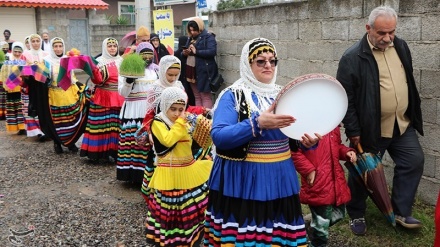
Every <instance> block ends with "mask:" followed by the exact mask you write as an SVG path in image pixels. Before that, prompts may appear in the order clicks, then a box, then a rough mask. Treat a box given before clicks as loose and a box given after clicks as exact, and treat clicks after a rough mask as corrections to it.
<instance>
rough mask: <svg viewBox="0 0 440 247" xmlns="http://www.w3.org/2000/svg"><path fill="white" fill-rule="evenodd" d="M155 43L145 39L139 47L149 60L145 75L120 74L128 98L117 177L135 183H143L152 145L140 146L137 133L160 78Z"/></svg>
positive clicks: (144, 58)
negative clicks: (151, 86) (149, 99)
mask: <svg viewBox="0 0 440 247" xmlns="http://www.w3.org/2000/svg"><path fill="white" fill-rule="evenodd" d="M153 49H154V48H153V46H152V45H151V44H150V43H147V42H142V43H140V44H139V45H138V46H137V47H136V53H137V54H139V55H140V56H141V57H142V58H143V60H144V61H145V75H144V76H143V77H141V78H137V79H134V78H126V77H122V76H120V77H119V86H118V90H119V94H120V95H122V96H123V97H125V102H124V105H123V106H122V109H121V112H120V115H119V117H120V118H121V133H120V135H119V145H118V159H117V163H116V168H117V169H116V178H117V179H118V180H122V181H129V182H132V183H135V184H138V185H139V187H140V184H141V183H142V178H143V175H144V169H145V164H146V162H147V154H148V150H149V147H148V146H139V145H136V142H135V140H134V138H135V136H134V133H135V132H136V130H137V129H138V128H139V127H141V125H142V120H143V118H144V116H145V113H146V112H147V96H148V93H147V90H148V87H149V85H151V84H152V83H153V82H154V81H155V80H156V79H157V77H158V76H157V73H158V70H159V67H158V66H157V65H156V64H154V63H153Z"/></svg>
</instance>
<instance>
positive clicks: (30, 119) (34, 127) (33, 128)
mask: <svg viewBox="0 0 440 247" xmlns="http://www.w3.org/2000/svg"><path fill="white" fill-rule="evenodd" d="M21 101H22V102H23V116H24V124H25V126H26V134H27V137H33V136H38V135H44V133H43V131H41V128H40V121H39V120H38V116H37V115H36V113H35V111H32V113H30V112H29V95H27V94H24V93H22V94H21ZM29 114H30V115H29Z"/></svg>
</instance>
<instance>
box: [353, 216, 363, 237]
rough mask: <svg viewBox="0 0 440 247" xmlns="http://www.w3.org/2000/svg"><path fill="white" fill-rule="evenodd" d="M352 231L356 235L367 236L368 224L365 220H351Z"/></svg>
mask: <svg viewBox="0 0 440 247" xmlns="http://www.w3.org/2000/svg"><path fill="white" fill-rule="evenodd" d="M350 229H351V231H352V232H353V233H354V234H355V235H365V233H366V232H367V224H365V219H364V218H357V219H350Z"/></svg>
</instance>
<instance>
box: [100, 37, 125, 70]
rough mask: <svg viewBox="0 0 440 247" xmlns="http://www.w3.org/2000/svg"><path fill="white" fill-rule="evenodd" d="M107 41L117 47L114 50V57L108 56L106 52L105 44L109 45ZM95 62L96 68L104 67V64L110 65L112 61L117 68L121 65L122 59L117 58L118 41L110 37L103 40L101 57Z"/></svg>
mask: <svg viewBox="0 0 440 247" xmlns="http://www.w3.org/2000/svg"><path fill="white" fill-rule="evenodd" d="M109 40H110V41H111V42H115V43H116V46H117V48H116V56H112V55H110V53H108V51H107V44H108V43H109ZM96 60H97V61H98V62H99V64H98V66H102V65H106V64H108V63H111V62H113V61H114V62H115V64H116V66H117V67H118V68H119V65H121V62H122V57H121V56H119V43H118V40H116V39H115V38H111V37H110V38H106V39H104V41H102V53H101V56H100V57H98V58H97V59H96Z"/></svg>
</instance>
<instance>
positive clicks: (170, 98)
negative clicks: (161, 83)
mask: <svg viewBox="0 0 440 247" xmlns="http://www.w3.org/2000/svg"><path fill="white" fill-rule="evenodd" d="M187 102H188V95H186V93H185V91H184V90H183V89H182V88H177V87H168V88H165V89H164V90H163V92H162V94H161V95H160V109H161V110H162V111H161V112H160V113H159V114H158V115H159V117H160V118H161V119H162V120H164V122H165V123H166V124H167V125H168V126H170V127H171V126H173V124H174V122H173V121H171V120H170V119H169V118H168V116H167V111H168V109H170V107H171V106H172V105H173V104H182V105H183V106H184V108H186V103H187Z"/></svg>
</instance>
